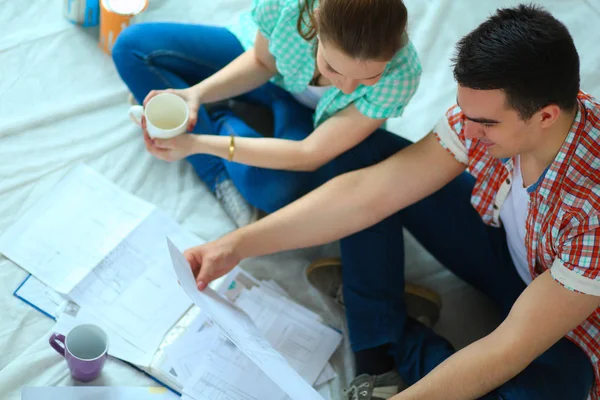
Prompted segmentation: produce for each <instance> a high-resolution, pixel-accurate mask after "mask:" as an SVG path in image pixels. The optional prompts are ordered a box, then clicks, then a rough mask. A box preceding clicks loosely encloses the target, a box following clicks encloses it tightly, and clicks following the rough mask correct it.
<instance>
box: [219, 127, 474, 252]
mask: <svg viewBox="0 0 600 400" xmlns="http://www.w3.org/2000/svg"><path fill="white" fill-rule="evenodd" d="M464 169H465V166H464V165H463V164H460V163H459V162H458V161H456V160H455V159H454V157H453V156H452V155H451V154H450V153H448V152H447V151H446V150H445V149H444V148H443V147H442V146H440V144H439V143H438V142H437V140H436V138H435V136H434V135H433V134H429V135H428V136H427V137H425V138H424V139H423V140H421V141H420V142H418V143H415V144H413V145H411V146H408V147H407V148H405V149H403V150H401V151H399V152H398V153H396V154H395V155H393V156H391V157H390V158H388V159H387V160H385V161H383V162H380V163H379V164H376V165H373V166H371V167H368V168H364V169H361V170H357V171H353V172H350V173H347V174H344V175H341V176H338V177H336V178H334V179H332V180H331V181H329V182H328V183H326V184H324V185H323V186H321V187H320V188H318V189H316V190H314V191H313V192H311V193H309V194H308V195H306V196H304V197H303V198H301V199H300V200H297V201H295V202H294V203H292V204H290V205H288V206H287V207H285V208H283V209H281V210H279V211H278V212H276V213H273V214H271V215H269V216H267V217H266V218H264V219H262V220H260V221H258V222H256V223H254V224H252V225H249V226H247V227H245V228H242V229H240V230H238V231H236V232H233V233H232V234H231V237H230V239H231V240H233V241H234V242H235V243H236V249H237V251H238V252H239V253H238V255H239V256H240V257H241V258H247V257H254V256H258V255H262V254H270V253H274V252H278V251H283V250H289V249H295V248H302V247H310V246H316V245H320V244H324V243H328V242H331V241H334V240H337V239H340V238H342V237H346V236H348V235H350V234H352V233H355V232H358V231H360V230H362V229H364V228H367V227H369V226H371V225H374V224H375V223H377V222H379V221H381V220H383V219H384V218H386V217H388V216H390V215H391V214H393V213H395V212H397V211H398V210H400V209H403V208H405V207H407V206H409V205H411V204H413V203H415V202H416V201H418V200H420V199H422V198H424V197H426V196H428V195H429V194H431V193H433V192H435V191H436V190H438V189H440V188H441V187H443V186H444V185H446V184H447V183H448V182H450V181H451V180H452V179H454V178H455V177H457V176H458V175H459V174H460V173H461V172H462V171H464Z"/></svg>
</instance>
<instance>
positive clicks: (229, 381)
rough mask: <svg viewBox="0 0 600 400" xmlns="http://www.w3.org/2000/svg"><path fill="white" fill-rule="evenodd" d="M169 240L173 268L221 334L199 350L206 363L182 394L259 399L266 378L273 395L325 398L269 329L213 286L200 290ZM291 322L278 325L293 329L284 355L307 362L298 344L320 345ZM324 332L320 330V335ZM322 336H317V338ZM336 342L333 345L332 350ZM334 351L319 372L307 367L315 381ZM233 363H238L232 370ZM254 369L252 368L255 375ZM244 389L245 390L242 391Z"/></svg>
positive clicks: (300, 399) (284, 341) (297, 399)
mask: <svg viewBox="0 0 600 400" xmlns="http://www.w3.org/2000/svg"><path fill="white" fill-rule="evenodd" d="M168 242H169V251H170V254H171V258H172V262H173V267H174V269H175V272H176V274H177V277H178V279H179V282H180V284H181V286H182V287H183V289H184V290H185V292H186V293H187V294H188V296H190V298H191V299H192V300H193V302H194V303H195V304H196V305H197V306H198V307H200V309H201V310H203V311H204V312H205V313H206V314H207V315H208V316H209V317H210V318H211V320H212V323H213V324H214V326H215V327H216V328H218V329H219V331H220V332H221V333H222V335H220V336H218V337H217V339H214V340H213V343H211V346H207V347H208V349H207V348H204V349H201V350H200V352H199V353H204V355H205V357H207V358H208V362H203V363H201V365H200V366H199V367H198V368H197V369H196V371H194V372H193V374H192V375H193V376H192V378H190V380H189V381H188V383H187V384H186V385H184V393H185V394H186V395H187V396H189V397H191V398H194V399H197V400H198V399H202V400H203V399H204V398H211V399H221V398H222V399H236V400H238V399H240V400H254V399H257V398H258V399H260V398H264V397H256V396H255V395H253V393H252V390H258V389H260V387H259V385H257V384H256V380H258V379H262V381H261V382H263V381H264V382H265V383H264V384H265V385H270V388H272V390H270V391H269V392H267V393H269V398H273V399H278V398H285V396H284V395H288V396H289V397H290V398H291V399H293V400H305V399H309V400H310V399H314V400H317V399H319V400H322V398H321V396H320V395H319V394H318V393H317V391H316V390H315V389H314V388H313V387H312V386H311V383H309V382H307V379H305V378H304V377H303V376H302V375H301V374H300V373H298V372H297V371H296V369H295V368H294V367H292V366H291V365H290V363H289V362H288V360H286V358H284V356H282V354H280V353H279V352H278V351H277V350H275V348H274V347H273V345H272V344H271V343H269V341H268V340H267V338H266V337H265V334H264V333H263V332H261V330H260V329H259V328H257V326H256V325H255V323H254V322H253V321H252V319H251V318H250V317H249V316H248V315H247V314H246V313H245V312H244V311H242V309H240V308H239V307H238V306H236V305H234V304H232V303H231V302H229V301H228V300H227V299H226V298H225V297H222V296H221V295H220V294H218V293H216V292H214V291H213V290H212V289H210V288H207V289H205V290H204V291H202V292H200V291H199V290H198V288H197V287H196V282H195V279H194V276H193V275H192V271H191V269H190V267H189V264H188V263H187V261H186V259H185V257H184V256H183V254H182V253H181V252H180V251H179V250H178V249H177V247H176V246H175V245H174V244H173V243H172V242H171V241H168ZM279 315H281V314H279ZM299 315H301V314H299ZM306 321H313V320H311V319H309V318H306V319H305V320H304V321H303V322H306ZM280 322H283V321H280ZM313 322H314V321H313ZM278 325H279V324H278ZM292 325H293V324H292V323H289V322H288V323H281V325H280V328H281V329H292V331H291V332H292V335H291V336H290V335H284V334H281V332H280V334H279V339H281V340H280V344H281V346H282V347H283V348H286V347H287V348H286V350H287V354H286V355H288V356H290V357H291V358H293V359H294V361H295V362H296V363H302V362H306V359H305V358H303V356H302V355H300V352H298V351H296V350H297V349H298V346H306V348H308V347H309V346H313V347H314V346H317V347H318V344H315V343H314V341H313V340H312V338H307V337H304V338H302V337H300V336H297V335H295V332H294V327H293V326H292ZM296 327H297V325H296ZM271 328H272V327H271ZM266 330H267V333H268V332H271V331H272V329H266ZM296 332H299V331H296ZM304 333H305V332H304ZM320 334H321V332H319V333H318V334H317V335H320ZM213 337H216V335H213ZM319 338H320V337H317V338H316V339H317V341H318V339H319ZM334 340H337V341H338V342H337V344H339V340H340V338H339V337H338V338H337V339H334ZM337 344H335V345H334V347H333V348H334V349H335V347H336V346H337ZM207 350H208V351H207ZM332 352H333V351H332ZM330 356H331V353H330V354H328V355H326V356H325V357H326V358H325V359H324V361H323V363H322V365H321V366H320V369H318V370H316V372H313V371H312V370H314V368H313V369H310V368H308V369H307V371H310V376H311V377H313V376H314V378H313V379H312V383H314V380H316V378H317V376H318V375H319V373H320V372H321V370H322V369H323V367H324V366H325V364H326V362H327V360H328V359H329V357H330ZM304 357H306V355H304ZM232 367H235V368H234V369H232ZM254 367H258V368H254ZM250 372H252V375H251V374H250ZM266 378H269V379H268V380H267V379H266ZM241 381H243V382H241ZM240 388H243V389H244V390H240ZM209 390H212V391H214V393H211V395H210V396H209V397H206V396H207V394H206V393H210V392H209ZM234 394H235V395H234Z"/></svg>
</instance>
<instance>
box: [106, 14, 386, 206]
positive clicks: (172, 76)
mask: <svg viewBox="0 0 600 400" xmlns="http://www.w3.org/2000/svg"><path fill="white" fill-rule="evenodd" d="M243 52H244V49H243V48H242V45H241V44H240V43H239V41H238V39H237V38H236V37H235V36H234V35H233V34H232V33H231V32H229V31H228V30H227V29H225V28H221V27H213V26H202V25H187V24H174V23H146V24H138V25H134V26H131V27H129V28H127V29H126V30H125V31H124V32H123V33H121V34H120V35H119V38H118V40H117V42H116V43H115V46H114V48H113V59H114V62H115V65H116V67H117V70H118V72H119V74H120V76H121V78H122V79H123V81H124V82H125V83H126V84H127V86H128V87H129V89H130V90H131V92H132V93H133V95H134V96H135V98H136V99H137V101H138V102H140V103H141V102H142V101H143V99H144V98H145V97H146V95H147V94H148V92H150V91H151V90H153V89H166V88H176V89H181V88H186V87H189V86H191V85H194V84H196V83H198V82H200V81H202V80H203V79H206V78H207V77H209V76H210V75H212V74H214V73H215V72H217V71H218V70H220V69H221V68H223V67H224V66H226V65H227V64H229V63H230V62H231V61H232V60H233V59H235V58H236V57H238V56H239V55H240V54H242V53H243ZM238 99H239V100H241V101H245V102H249V103H254V104H260V105H263V106H266V107H269V108H270V109H271V111H272V113H273V119H274V135H273V136H274V137H275V138H282V139H289V140H303V139H304V138H306V137H307V136H308V135H309V134H310V133H311V132H312V131H313V130H314V127H313V114H314V110H312V109H309V108H307V107H305V106H303V105H302V104H300V103H298V102H297V101H296V100H295V99H294V98H293V97H292V96H291V95H290V93H288V92H287V91H285V90H283V89H282V88H280V87H278V86H276V85H274V84H272V83H267V84H264V85H262V86H261V87H259V88H257V89H254V90H252V91H250V92H248V93H245V94H243V95H241V96H239V97H238ZM194 132H195V133H204V134H206V133H211V134H216V135H224V136H229V135H230V133H231V132H234V133H235V134H236V136H243V137H261V135H260V134H259V133H258V132H256V131H255V130H254V129H252V128H250V127H249V126H248V125H247V124H246V123H245V122H244V121H242V120H241V119H239V118H238V117H236V116H235V115H234V114H233V113H232V112H231V111H230V110H227V109H219V110H218V111H216V112H213V113H211V115H209V114H208V113H207V112H206V110H205V108H204V107H201V108H200V110H199V113H198V123H197V124H196V127H195V128H194ZM393 137H395V135H393V134H392V133H390V132H387V131H385V130H382V129H379V130H377V131H376V132H374V133H373V134H372V135H371V137H370V138H369V139H368V140H367V141H365V142H363V143H361V144H359V145H358V146H356V147H355V148H354V149H352V150H350V151H349V152H348V153H347V154H345V155H343V156H340V157H339V159H341V160H343V161H342V162H340V160H334V161H331V162H330V163H328V164H326V165H324V166H323V167H321V168H320V169H318V170H317V171H315V172H296V171H283V170H275V169H267V168H258V167H254V166H249V165H244V164H239V163H236V162H228V161H227V160H224V159H222V158H219V157H215V156H212V155H206V154H196V155H192V156H190V157H188V161H189V162H190V163H191V165H192V166H193V167H194V170H195V171H196V173H197V174H198V175H199V176H200V178H201V179H202V180H203V181H204V182H205V183H206V184H207V185H208V187H209V188H210V189H211V190H212V191H213V192H214V189H215V185H216V184H217V183H219V182H220V181H221V180H223V179H227V178H230V179H231V180H232V181H233V183H234V184H235V186H236V187H237V189H238V190H239V191H240V193H241V194H242V195H243V196H244V197H245V198H246V200H247V201H248V202H249V203H250V204H252V205H253V206H255V207H257V208H259V209H261V210H263V211H266V212H273V211H276V210H278V209H279V208H281V207H283V206H285V205H287V204H289V203H291V202H292V201H294V200H296V199H298V198H299V197H301V196H303V195H304V194H306V193H308V192H309V191H311V190H312V189H314V188H316V187H318V186H319V185H321V184H322V183H324V182H325V181H327V180H328V179H330V178H331V177H333V176H336V175H338V174H340V173H343V172H347V171H350V170H354V169H357V168H361V167H363V166H367V165H372V164H375V163H377V162H379V161H381V160H383V159H385V158H386V157H388V156H389V155H391V154H393V150H394V149H393V148H392V149H389V146H388V142H389V141H390V140H393Z"/></svg>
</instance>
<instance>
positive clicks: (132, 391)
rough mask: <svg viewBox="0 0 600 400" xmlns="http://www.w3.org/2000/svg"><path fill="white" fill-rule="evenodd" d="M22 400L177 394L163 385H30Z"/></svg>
mask: <svg viewBox="0 0 600 400" xmlns="http://www.w3.org/2000/svg"><path fill="white" fill-rule="evenodd" d="M21 398H22V400H177V399H179V396H177V395H176V394H174V393H172V392H170V391H168V390H167V389H165V388H164V387H127V386H121V387H108V386H57V387H52V386H38V387H35V386H30V387H24V388H23V392H22V397H21Z"/></svg>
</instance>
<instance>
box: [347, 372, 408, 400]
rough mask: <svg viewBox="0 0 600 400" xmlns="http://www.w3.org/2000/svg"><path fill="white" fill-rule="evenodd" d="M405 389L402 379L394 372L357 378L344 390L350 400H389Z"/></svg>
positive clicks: (364, 375) (363, 375)
mask: <svg viewBox="0 0 600 400" xmlns="http://www.w3.org/2000/svg"><path fill="white" fill-rule="evenodd" d="M403 389H404V383H403V382H402V379H401V378H400V376H399V375H398V373H397V372H396V371H393V370H392V371H390V372H386V373H385V374H382V375H367V374H362V375H359V376H357V377H356V378H354V380H353V381H352V382H350V385H349V386H348V389H345V390H344V395H345V396H346V398H347V399H348V400H387V399H389V398H390V397H392V396H394V395H396V394H398V393H400V391H401V390H403Z"/></svg>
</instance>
